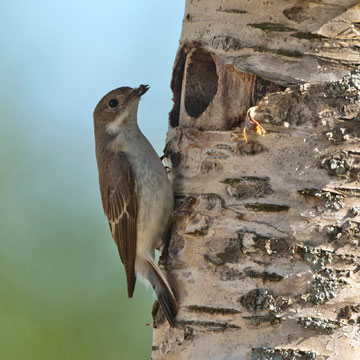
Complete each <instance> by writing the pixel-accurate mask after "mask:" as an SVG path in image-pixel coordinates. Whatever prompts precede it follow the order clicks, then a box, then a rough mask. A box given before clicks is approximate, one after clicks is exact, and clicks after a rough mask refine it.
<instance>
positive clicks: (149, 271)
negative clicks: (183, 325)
mask: <svg viewBox="0 0 360 360" xmlns="http://www.w3.org/2000/svg"><path fill="white" fill-rule="evenodd" d="M142 265H143V267H144V268H145V269H144V268H143V270H145V271H144V274H143V277H144V278H146V279H147V280H148V281H149V282H150V284H151V286H152V287H153V289H154V291H155V293H156V297H157V299H158V301H159V303H160V305H161V308H162V309H163V311H164V314H165V316H166V318H167V320H168V322H169V324H170V325H171V326H175V325H176V320H175V318H176V315H177V313H178V306H177V302H176V299H175V296H174V293H173V292H172V290H171V287H170V285H169V283H168V281H167V280H166V278H165V276H164V274H163V273H162V272H161V270H160V269H159V267H158V266H157V265H156V263H155V262H154V260H152V259H150V258H146V259H143V264H142ZM141 272H143V271H141Z"/></svg>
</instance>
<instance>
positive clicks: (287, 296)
mask: <svg viewBox="0 0 360 360" xmlns="http://www.w3.org/2000/svg"><path fill="white" fill-rule="evenodd" d="M359 24H360V5H359V4H358V1H355V0H340V1H332V0H328V1H321V0H318V1H304V0H301V1H300V0H299V1H292V0H276V1H274V0H272V1H271V0H270V1H263V0H261V1H260V0H252V1H246V0H224V1H216V0H206V1H205V0H188V1H186V8H185V16H184V21H183V31H182V35H181V40H180V47H179V50H178V54H177V57H176V60H175V65H174V71H173V79H172V85H171V86H172V90H173V93H174V107H173V109H172V111H171V113H170V124H169V132H168V137H167V146H166V149H165V154H166V156H167V160H168V161H169V162H171V170H170V175H171V177H172V180H173V182H174V190H175V196H176V200H177V208H176V211H175V214H174V225H173V228H172V233H171V240H170V246H169V255H168V257H167V263H166V270H167V271H168V275H169V278H170V280H171V283H172V284H173V286H174V288H175V290H176V293H177V297H178V300H179V305H180V312H179V315H178V326H177V327H176V328H170V327H169V325H168V324H167V323H166V322H165V321H164V319H163V316H162V314H161V313H160V311H159V310H158V309H157V308H156V307H155V308H154V338H153V352H152V359H153V360H158V359H169V360H171V359H176V360H181V359H224V360H225V359H227V360H229V359H240V360H243V359H244V360H245V359H251V360H255V359H256V360H262V359H277V360H281V359H296V360H309V359H320V360H323V359H324V360H325V359H328V360H335V359H342V360H348V359H349V360H350V359H351V360H353V359H358V358H360V327H359V324H360V299H359V297H360V271H359V270H360V264H359V261H358V259H357V256H358V255H360V202H359V197H360V188H359V174H360V145H359V139H360V71H359V65H360V36H359V35H360V25H359ZM249 108H251V114H253V117H254V119H255V120H256V121H258V122H259V123H260V124H261V125H262V126H263V128H264V129H265V130H266V134H265V136H264V137H262V136H260V135H258V134H257V133H256V132H255V131H253V130H254V129H253V128H252V127H251V124H250V123H249V122H248V121H247V122H246V121H245V118H246V113H247V111H248V109H249ZM245 125H246V126H247V133H246V134H247V138H248V141H247V142H245V139H244V136H243V129H244V126H245Z"/></svg>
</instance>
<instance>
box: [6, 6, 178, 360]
mask: <svg viewBox="0 0 360 360" xmlns="http://www.w3.org/2000/svg"><path fill="white" fill-rule="evenodd" d="M183 12H184V1H168V0H158V1H145V0H143V1H139V0H137V1H135V0H134V1H125V0H117V1H110V0H93V1H70V0H63V1H49V0H34V1H28V0H15V1H3V0H1V1H0V49H1V56H0V359H4V360H25V359H26V360H31V359H37V360H42V359H46V360H47V359H51V360H57V359H59V360H60V359H61V360H64V359H70V360H72V359H77V360H79V359H86V360H92V359H96V360H99V359H101V360H113V359H114V360H115V359H116V360H118V359H121V360H127V359H130V360H132V359H149V358H150V353H151V337H152V328H151V327H149V326H146V325H145V324H146V323H151V321H152V319H151V315H150V313H151V307H152V304H153V296H152V292H151V290H150V289H148V290H147V289H146V288H145V287H144V285H142V284H141V283H140V282H138V284H137V287H136V290H135V297H134V298H133V299H132V300H129V299H128V298H127V295H126V285H125V277H124V271H123V267H122V264H121V262H120V259H119V257H118V254H117V250H116V247H115V245H114V243H113V240H112V239H111V236H110V233H109V229H108V224H107V223H106V219H105V217H104V215H103V212H102V208H101V201H100V195H99V190H98V183H97V181H98V179H97V169H96V162H95V156H94V138H93V124H92V112H93V109H94V107H95V105H96V103H97V102H98V100H99V99H100V98H101V97H102V96H103V95H104V94H105V93H106V92H108V91H109V90H112V89H114V88H116V87H119V86H122V85H128V86H138V85H139V84H142V83H144V84H150V86H151V89H150V91H149V92H148V93H147V94H146V96H144V98H143V99H142V102H141V105H140V111H139V123H140V127H141V128H142V130H143V132H144V133H145V135H146V136H147V137H148V138H149V139H150V141H151V142H152V143H153V144H154V147H155V149H156V150H157V151H158V152H159V154H160V153H161V152H162V149H163V147H164V144H165V135H166V131H167V119H168V112H169V111H170V109H171V91H170V88H169V84H170V78H171V70H172V65H173V61H174V58H175V54H176V50H177V47H178V39H179V37H180V31H181V21H182V18H183Z"/></svg>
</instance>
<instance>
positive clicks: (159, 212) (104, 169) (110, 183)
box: [94, 85, 178, 326]
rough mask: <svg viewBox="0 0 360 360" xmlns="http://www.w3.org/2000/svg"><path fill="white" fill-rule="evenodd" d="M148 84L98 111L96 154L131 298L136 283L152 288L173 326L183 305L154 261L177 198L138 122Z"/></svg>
mask: <svg viewBox="0 0 360 360" xmlns="http://www.w3.org/2000/svg"><path fill="white" fill-rule="evenodd" d="M148 90H149V86H148V85H140V86H139V87H137V88H131V87H128V86H123V87H119V88H117V89H115V90H112V91H110V92H109V93H108V94H106V95H105V96H104V97H103V98H102V99H101V100H100V101H99V103H98V104H97V105H96V107H95V110H94V133H95V152H96V160H97V166H98V172H99V187H100V194H101V200H102V205H103V209H104V213H105V215H106V216H107V219H108V222H109V225H110V230H111V234H112V237H113V239H114V241H115V244H116V245H117V248H118V252H119V255H120V259H121V261H122V263H123V265H124V267H125V272H126V278H127V292H128V297H129V298H131V297H132V296H133V293H134V289H135V283H136V279H137V278H139V279H140V280H142V281H143V282H144V283H145V284H148V283H150V285H151V286H152V288H153V289H154V291H155V294H156V297H157V299H158V301H159V303H160V305H161V308H162V310H163V312H164V314H165V316H166V318H167V320H168V322H169V324H170V326H175V325H176V315H177V313H178V305H177V301H176V298H175V296H174V293H173V291H172V289H171V287H170V285H169V282H168V280H167V279H166V277H165V275H164V274H163V273H162V271H161V270H160V268H159V267H158V265H157V264H156V262H155V249H161V248H163V247H164V245H165V242H166V236H167V231H168V227H169V219H170V215H171V212H172V210H173V209H174V193H173V189H172V184H171V182H170V180H169V178H168V175H167V173H166V170H165V168H164V166H163V164H162V162H161V160H160V158H159V156H158V155H157V153H156V152H155V150H154V148H153V147H152V145H151V144H150V142H149V141H148V139H147V138H146V137H145V136H144V135H143V133H142V132H141V130H140V128H139V126H138V122H137V111H138V105H139V102H140V98H141V96H142V95H144V94H145V93H146V92H147V91H148Z"/></svg>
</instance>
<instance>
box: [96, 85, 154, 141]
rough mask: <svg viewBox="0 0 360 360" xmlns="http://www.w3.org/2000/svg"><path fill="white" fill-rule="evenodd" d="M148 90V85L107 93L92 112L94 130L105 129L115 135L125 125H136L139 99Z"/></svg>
mask: <svg viewBox="0 0 360 360" xmlns="http://www.w3.org/2000/svg"><path fill="white" fill-rule="evenodd" d="M148 90H149V86H148V85H140V86H139V87H138V88H130V87H128V86H123V87H120V88H118V89H115V90H112V91H110V92H109V93H107V94H106V95H105V96H104V97H103V98H102V99H101V100H100V101H99V103H98V104H97V105H96V108H95V110H94V125H95V128H96V127H101V128H103V127H105V129H106V132H108V133H109V134H116V133H119V132H120V131H121V129H122V128H123V127H124V126H125V125H126V124H130V123H133V122H134V123H136V115H137V108H138V105H139V100H140V97H141V96H142V95H143V94H145V93H146V92H147V91H148Z"/></svg>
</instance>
